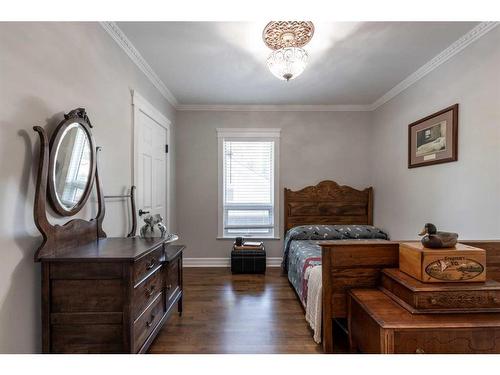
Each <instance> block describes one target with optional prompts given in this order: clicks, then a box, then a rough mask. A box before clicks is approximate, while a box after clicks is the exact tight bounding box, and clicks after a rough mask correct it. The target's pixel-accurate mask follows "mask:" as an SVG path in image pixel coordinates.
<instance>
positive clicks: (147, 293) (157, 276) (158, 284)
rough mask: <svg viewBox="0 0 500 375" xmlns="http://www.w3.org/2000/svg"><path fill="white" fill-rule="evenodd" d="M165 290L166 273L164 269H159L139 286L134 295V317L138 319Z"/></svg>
mask: <svg viewBox="0 0 500 375" xmlns="http://www.w3.org/2000/svg"><path fill="white" fill-rule="evenodd" d="M164 288H165V273H164V272H163V268H160V269H157V270H156V271H155V272H154V273H153V274H152V275H150V276H149V277H148V278H147V279H145V280H144V281H143V282H141V283H140V284H139V285H137V286H136V287H135V288H134V290H133V293H132V315H133V319H134V320H135V319H137V318H138V317H139V315H141V313H142V312H143V311H144V309H145V308H146V307H147V306H148V305H149V304H150V303H151V301H153V300H154V299H155V298H156V297H157V296H158V294H160V293H161V292H162V291H163V290H164Z"/></svg>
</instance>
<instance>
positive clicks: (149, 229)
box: [141, 214, 167, 238]
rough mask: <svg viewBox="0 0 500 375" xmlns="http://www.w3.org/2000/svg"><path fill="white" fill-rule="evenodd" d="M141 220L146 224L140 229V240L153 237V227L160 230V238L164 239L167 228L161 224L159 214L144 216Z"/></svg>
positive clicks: (161, 219)
mask: <svg viewBox="0 0 500 375" xmlns="http://www.w3.org/2000/svg"><path fill="white" fill-rule="evenodd" d="M143 220H144V222H145V223H146V224H144V225H143V226H142V227H141V237H142V238H148V237H155V226H156V227H158V229H159V230H160V238H163V237H165V233H166V232H167V228H166V227H165V225H164V224H163V217H162V216H161V215H160V214H156V215H146V216H145V217H144V219H143Z"/></svg>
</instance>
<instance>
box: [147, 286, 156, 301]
mask: <svg viewBox="0 0 500 375" xmlns="http://www.w3.org/2000/svg"><path fill="white" fill-rule="evenodd" d="M154 292H155V286H154V285H151V288H149V289H146V296H147V297H148V298H149V297H151V296H152V295H153V293H154Z"/></svg>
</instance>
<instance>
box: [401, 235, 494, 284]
mask: <svg viewBox="0 0 500 375" xmlns="http://www.w3.org/2000/svg"><path fill="white" fill-rule="evenodd" d="M399 269H400V270H401V271H403V272H404V273H406V274H408V275H410V276H412V277H414V278H415V279H417V280H419V281H422V282H425V283H442V282H484V281H485V280H486V251H484V250H483V249H479V248H477V247H472V246H468V245H464V244H460V243H458V244H457V245H456V246H455V247H454V248H449V249H428V248H425V247H423V245H422V244H421V243H420V242H403V243H400V245H399Z"/></svg>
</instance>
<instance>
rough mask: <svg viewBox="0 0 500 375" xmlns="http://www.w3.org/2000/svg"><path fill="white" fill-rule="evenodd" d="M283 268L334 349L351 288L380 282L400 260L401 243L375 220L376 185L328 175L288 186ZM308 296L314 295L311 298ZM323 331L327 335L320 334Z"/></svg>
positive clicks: (310, 318)
mask: <svg viewBox="0 0 500 375" xmlns="http://www.w3.org/2000/svg"><path fill="white" fill-rule="evenodd" d="M284 203H285V205H284V206H285V214H284V219H285V233H286V236H285V241H284V254H283V264H282V267H283V270H284V271H285V272H286V273H287V276H288V278H289V280H290V283H291V285H292V286H293V288H294V290H295V291H296V293H297V296H298V298H299V300H300V302H301V303H302V305H303V306H304V308H305V310H306V319H307V320H308V321H310V322H315V323H314V324H313V323H311V325H312V326H317V325H316V323H319V326H321V330H320V331H319V332H316V333H315V337H314V338H315V340H316V341H319V340H318V339H321V341H322V343H323V348H324V350H325V352H327V353H330V352H332V351H333V338H334V332H333V327H334V325H333V319H337V318H345V317H346V316H347V311H346V304H345V300H346V292H347V290H348V289H350V288H353V287H374V286H375V285H376V284H377V283H378V279H379V277H380V270H381V269H382V268H387V267H394V266H397V263H398V244H397V243H394V242H391V241H388V236H387V234H385V233H384V232H383V231H381V230H380V229H378V228H375V227H373V226H372V223H373V189H372V188H371V187H370V188H367V189H364V190H357V189H354V188H352V187H350V186H341V185H339V184H337V183H336V182H334V181H322V182H320V183H319V184H317V185H315V186H308V187H305V188H303V189H301V190H298V191H292V190H290V189H285V201H284ZM308 298H310V299H311V300H310V301H308ZM319 333H321V335H320V334H319Z"/></svg>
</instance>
